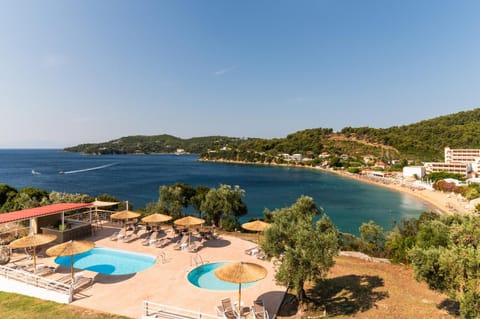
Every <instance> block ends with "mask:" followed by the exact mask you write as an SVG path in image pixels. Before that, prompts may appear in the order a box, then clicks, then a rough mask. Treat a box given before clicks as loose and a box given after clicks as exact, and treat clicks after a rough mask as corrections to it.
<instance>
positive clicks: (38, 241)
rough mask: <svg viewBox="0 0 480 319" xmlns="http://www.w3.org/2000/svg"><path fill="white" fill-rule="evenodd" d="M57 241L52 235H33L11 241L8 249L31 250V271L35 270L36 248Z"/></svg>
mask: <svg viewBox="0 0 480 319" xmlns="http://www.w3.org/2000/svg"><path fill="white" fill-rule="evenodd" d="M55 239H57V235H53V234H33V235H28V236H25V237H22V238H19V239H17V240H14V241H12V242H11V243H10V244H9V246H10V248H30V247H31V248H33V269H34V271H36V270H37V247H38V246H41V245H45V244H48V243H51V242H52V241H54V240H55Z"/></svg>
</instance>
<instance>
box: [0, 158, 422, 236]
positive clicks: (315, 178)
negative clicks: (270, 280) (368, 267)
mask: <svg viewBox="0 0 480 319" xmlns="http://www.w3.org/2000/svg"><path fill="white" fill-rule="evenodd" d="M197 159H198V156H196V155H182V156H177V155H102V156H95V155H91V156H90V155H81V154H78V153H63V152H61V151H58V150H0V183H6V184H9V185H11V186H13V187H16V188H22V187H26V186H33V187H37V188H41V189H45V190H47V191H59V192H68V193H85V194H89V195H91V196H98V195H100V194H104V193H108V194H112V195H114V196H116V197H118V198H120V199H123V200H128V201H129V203H130V204H131V205H133V209H135V207H141V206H145V204H146V203H148V202H152V201H157V200H158V197H159V188H160V186H161V185H170V184H173V183H175V182H184V183H188V184H190V185H192V186H197V185H207V186H209V187H218V186H219V184H220V183H222V184H228V185H232V186H233V185H239V186H240V187H241V188H243V189H244V190H245V191H246V196H245V198H244V200H245V202H246V204H247V206H248V215H247V216H244V217H242V218H241V220H240V221H241V222H246V221H248V220H249V219H250V218H252V217H261V216H263V211H264V209H265V208H268V209H270V210H274V209H276V208H282V207H286V206H290V205H292V204H293V203H294V202H295V201H296V199H297V198H298V197H300V196H301V195H308V196H311V197H313V198H314V200H315V202H316V203H317V205H318V206H320V207H322V208H323V209H324V211H325V212H326V213H327V214H328V215H329V216H330V218H331V219H332V221H333V222H334V223H335V225H336V226H337V227H338V228H339V229H340V230H341V231H344V232H350V233H358V227H359V226H360V225H361V224H362V223H363V222H368V221H369V220H374V221H376V222H377V223H378V224H380V225H381V226H383V227H384V228H385V229H390V228H391V227H392V224H393V221H399V220H400V219H401V218H404V217H415V216H418V215H419V214H420V213H421V212H422V211H424V210H427V209H428V206H427V205H426V204H424V203H422V202H420V201H419V200H417V199H416V198H414V197H411V196H408V195H405V194H400V193H397V192H393V191H390V190H388V189H385V188H382V187H377V186H374V185H370V184H366V183H361V182H358V181H355V180H350V179H347V178H343V177H340V176H337V175H335V174H329V173H325V172H321V171H317V170H309V169H302V168H287V167H266V166H255V165H236V164H222V163H202V162H199V161H197ZM32 170H34V171H35V172H36V174H32ZM59 172H64V174H60V173H59ZM67 173H68V174H67Z"/></svg>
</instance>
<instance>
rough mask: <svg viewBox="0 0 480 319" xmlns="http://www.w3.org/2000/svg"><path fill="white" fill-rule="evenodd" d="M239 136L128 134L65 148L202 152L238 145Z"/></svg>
mask: <svg viewBox="0 0 480 319" xmlns="http://www.w3.org/2000/svg"><path fill="white" fill-rule="evenodd" d="M239 141H240V139H239V138H234V137H226V136H206V137H194V138H190V139H181V138H179V137H175V136H172V135H167V134H163V135H154V136H144V135H136V136H127V137H122V138H119V139H116V140H113V141H109V142H105V143H98V144H80V145H77V146H73V147H67V148H65V149H64V151H66V152H81V153H86V154H152V153H174V152H175V151H176V150H177V149H183V150H185V152H188V153H201V152H203V151H204V150H207V149H211V148H217V147H219V146H223V145H225V144H230V145H236V144H238V143H239Z"/></svg>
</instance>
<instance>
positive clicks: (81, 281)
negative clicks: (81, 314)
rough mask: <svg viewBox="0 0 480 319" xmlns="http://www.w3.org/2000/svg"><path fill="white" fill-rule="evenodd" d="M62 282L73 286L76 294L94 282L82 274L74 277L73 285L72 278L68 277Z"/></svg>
mask: <svg viewBox="0 0 480 319" xmlns="http://www.w3.org/2000/svg"><path fill="white" fill-rule="evenodd" d="M62 281H63V283H64V284H67V285H72V288H73V291H74V292H76V291H78V290H80V289H81V288H84V287H86V286H88V285H90V284H91V283H92V282H93V278H90V277H85V276H84V275H83V274H82V273H76V274H75V275H74V277H73V283H72V279H71V277H70V276H67V277H66V278H64V280H62Z"/></svg>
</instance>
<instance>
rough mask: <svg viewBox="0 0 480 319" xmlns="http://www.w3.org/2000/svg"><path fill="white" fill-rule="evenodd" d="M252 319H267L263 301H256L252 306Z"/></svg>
mask: <svg viewBox="0 0 480 319" xmlns="http://www.w3.org/2000/svg"><path fill="white" fill-rule="evenodd" d="M252 311H253V319H269V316H268V311H267V310H266V309H265V305H264V304H263V300H261V299H257V300H255V301H254V302H253V306H252Z"/></svg>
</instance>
